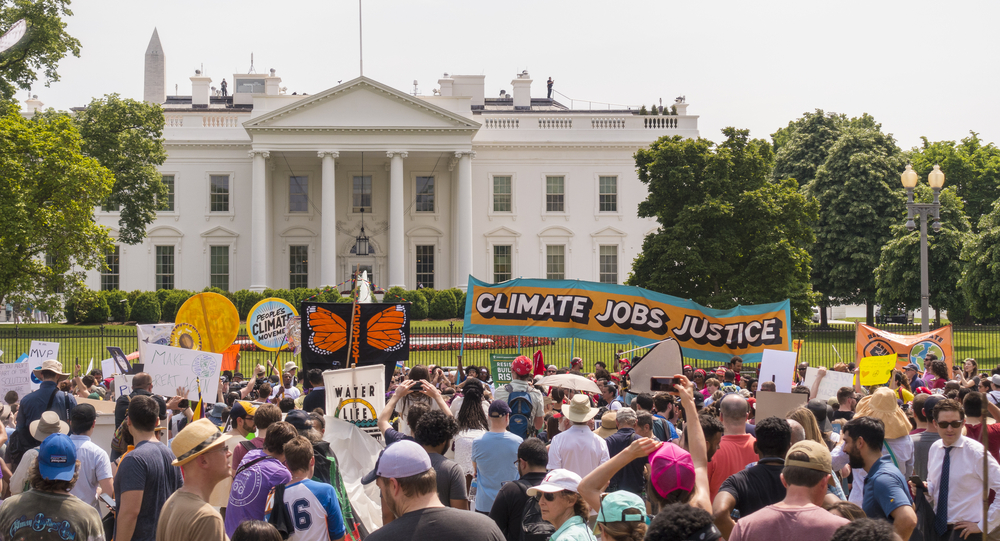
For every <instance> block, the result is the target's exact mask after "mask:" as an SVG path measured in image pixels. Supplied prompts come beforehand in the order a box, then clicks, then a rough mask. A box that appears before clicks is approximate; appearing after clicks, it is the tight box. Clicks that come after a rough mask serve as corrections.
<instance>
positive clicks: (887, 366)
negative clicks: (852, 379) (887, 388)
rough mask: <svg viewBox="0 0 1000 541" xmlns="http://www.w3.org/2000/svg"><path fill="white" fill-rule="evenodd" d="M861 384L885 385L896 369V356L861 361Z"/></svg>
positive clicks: (892, 354)
mask: <svg viewBox="0 0 1000 541" xmlns="http://www.w3.org/2000/svg"><path fill="white" fill-rule="evenodd" d="M859 368H861V384H862V385H885V384H886V382H888V381H889V376H891V375H892V369H893V368H896V354H895V353H890V354H889V355H879V356H877V357H864V358H862V359H861V366H860V367H859Z"/></svg>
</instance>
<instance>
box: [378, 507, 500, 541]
mask: <svg viewBox="0 0 1000 541" xmlns="http://www.w3.org/2000/svg"><path fill="white" fill-rule="evenodd" d="M410 539H446V540H447V541H505V540H504V537H503V534H502V533H500V529H499V528H497V525H496V523H495V522H493V521H492V520H490V518H489V517H487V516H485V515H482V514H480V513H474V512H471V511H465V510H463V509H454V508H452V507H429V508H426V509H418V510H416V511H410V512H409V513H406V514H405V515H403V516H401V517H399V518H397V519H396V520H394V521H392V522H390V523H389V524H386V525H385V526H382V527H381V528H379V529H377V530H375V531H374V532H372V533H371V534H370V535H369V536H368V537H366V538H365V540H366V541H406V540H410Z"/></svg>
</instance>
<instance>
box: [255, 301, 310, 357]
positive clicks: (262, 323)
mask: <svg viewBox="0 0 1000 541" xmlns="http://www.w3.org/2000/svg"><path fill="white" fill-rule="evenodd" d="M297 315H299V313H298V312H297V311H296V310H295V307H294V306H292V305H291V303H289V302H288V301H286V300H284V299H278V298H275V297H271V298H268V299H264V300H262V301H260V302H258V303H257V304H255V305H254V306H253V308H251V309H250V313H249V315H247V334H249V335H250V339H251V340H253V343H254V344H257V347H259V348H260V349H263V350H264V351H278V349H279V348H281V347H282V346H284V345H285V344H286V340H285V327H286V325H287V324H288V320H289V318H291V317H292V316H297Z"/></svg>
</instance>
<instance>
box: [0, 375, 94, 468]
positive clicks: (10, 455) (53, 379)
mask: <svg viewBox="0 0 1000 541" xmlns="http://www.w3.org/2000/svg"><path fill="white" fill-rule="evenodd" d="M32 374H34V375H35V377H36V378H38V379H40V380H41V381H42V383H41V384H40V385H39V386H38V390H37V391H34V392H32V393H30V394H28V395H27V396H25V397H24V398H22V399H21V402H20V405H19V406H18V409H17V421H16V425H15V426H16V428H15V429H14V433H13V434H12V435H11V438H10V441H9V442H7V450H6V453H5V460H6V461H7V463H8V464H9V465H10V467H11V468H14V469H17V467H18V466H19V465H20V463H21V458H22V456H23V455H24V453H25V452H26V451H27V450H28V449H33V448H35V447H38V444H40V443H41V442H40V441H39V440H37V439H35V438H33V437H32V436H31V432H30V430H29V427H30V426H31V424H32V423H34V422H35V421H37V420H39V419H41V418H42V413H44V412H46V411H52V412H55V413H56V415H57V416H58V417H59V419H61V420H63V421H69V419H70V412H71V411H72V410H73V408H75V407H76V399H75V398H73V396H72V395H69V394H67V393H65V392H62V391H60V390H59V389H58V384H59V382H61V381H63V380H65V379H66V378H68V377H69V374H66V373H64V372H63V371H62V363H60V362H59V361H53V360H48V361H44V362H42V366H41V368H39V369H37V370H33V371H32ZM0 433H2V434H0V443H2V442H3V440H6V439H7V432H6V431H0Z"/></svg>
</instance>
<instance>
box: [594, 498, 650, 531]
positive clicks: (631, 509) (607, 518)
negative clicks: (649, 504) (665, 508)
mask: <svg viewBox="0 0 1000 541" xmlns="http://www.w3.org/2000/svg"><path fill="white" fill-rule="evenodd" d="M597 522H645V523H647V524H648V523H649V517H647V516H646V504H645V503H644V502H643V501H642V498H640V497H639V496H637V495H635V494H633V493H631V492H629V491H627V490H619V491H617V492H611V493H610V494H604V495H602V496H601V509H600V510H599V511H598V512H597Z"/></svg>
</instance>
